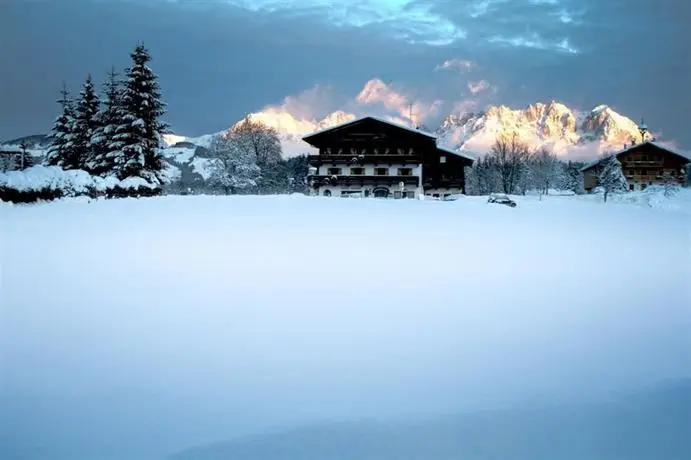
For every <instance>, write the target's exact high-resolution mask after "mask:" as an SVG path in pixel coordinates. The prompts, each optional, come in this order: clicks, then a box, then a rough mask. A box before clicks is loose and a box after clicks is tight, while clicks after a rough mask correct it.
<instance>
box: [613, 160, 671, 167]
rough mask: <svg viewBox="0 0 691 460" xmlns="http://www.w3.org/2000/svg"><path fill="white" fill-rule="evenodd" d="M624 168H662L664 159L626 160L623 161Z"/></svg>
mask: <svg viewBox="0 0 691 460" xmlns="http://www.w3.org/2000/svg"><path fill="white" fill-rule="evenodd" d="M621 166H622V167H623V168H662V167H663V166H664V162H662V161H648V160H646V161H643V160H624V161H622V162H621Z"/></svg>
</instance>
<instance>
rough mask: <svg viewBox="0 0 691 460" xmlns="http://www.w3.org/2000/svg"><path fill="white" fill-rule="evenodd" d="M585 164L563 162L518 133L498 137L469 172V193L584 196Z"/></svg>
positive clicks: (467, 183) (467, 187)
mask: <svg viewBox="0 0 691 460" xmlns="http://www.w3.org/2000/svg"><path fill="white" fill-rule="evenodd" d="M584 166H585V163H583V162H577V161H562V160H561V159H559V158H558V157H557V156H556V155H555V154H553V153H552V152H550V151H549V150H547V149H546V148H541V149H537V150H536V149H533V148H531V147H530V146H529V145H528V144H527V143H525V142H523V141H522V140H521V139H520V137H519V135H518V133H515V132H514V133H511V134H509V135H503V136H500V137H499V138H497V140H496V141H495V142H494V144H493V145H492V147H491V148H490V151H489V153H488V154H487V155H485V156H484V157H481V158H479V159H477V160H475V162H474V163H473V166H471V167H469V168H467V169H466V192H467V193H468V194H470V195H488V194H490V193H506V194H510V195H524V194H525V193H526V192H528V191H529V190H537V191H538V193H540V194H541V195H543V194H547V193H549V190H550V189H560V190H570V191H572V192H574V193H578V194H580V193H583V192H584V190H583V174H582V173H581V169H582V168H583V167H584Z"/></svg>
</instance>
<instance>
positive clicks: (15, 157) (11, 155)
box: [0, 144, 22, 172]
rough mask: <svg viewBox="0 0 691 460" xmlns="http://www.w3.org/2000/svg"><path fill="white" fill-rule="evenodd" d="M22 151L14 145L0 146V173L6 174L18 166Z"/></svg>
mask: <svg viewBox="0 0 691 460" xmlns="http://www.w3.org/2000/svg"><path fill="white" fill-rule="evenodd" d="M21 155H22V149H21V148H20V147H17V146H15V145H2V144H0V172H6V171H9V170H11V169H14V168H15V165H18V164H19V159H20V158H21Z"/></svg>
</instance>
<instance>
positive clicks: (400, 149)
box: [396, 147, 403, 155]
mask: <svg viewBox="0 0 691 460" xmlns="http://www.w3.org/2000/svg"><path fill="white" fill-rule="evenodd" d="M396 153H398V154H399V155H403V149H402V148H400V147H399V148H398V149H396Z"/></svg>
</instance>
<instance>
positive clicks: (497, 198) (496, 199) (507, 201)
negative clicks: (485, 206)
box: [487, 193, 516, 208]
mask: <svg viewBox="0 0 691 460" xmlns="http://www.w3.org/2000/svg"><path fill="white" fill-rule="evenodd" d="M487 202H488V203H498V204H503V205H506V206H510V207H512V208H515V207H516V202H515V201H513V200H512V199H511V198H509V196H508V195H504V194H503V193H493V194H491V195H490V196H489V199H487Z"/></svg>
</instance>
